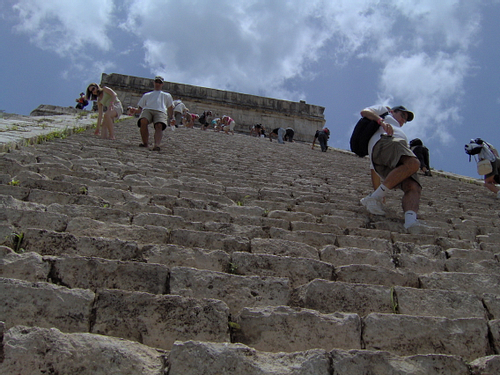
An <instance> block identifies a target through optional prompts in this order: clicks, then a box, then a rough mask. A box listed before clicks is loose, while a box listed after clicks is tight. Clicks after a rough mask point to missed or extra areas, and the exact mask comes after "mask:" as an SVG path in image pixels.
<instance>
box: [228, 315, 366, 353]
mask: <svg viewBox="0 0 500 375" xmlns="http://www.w3.org/2000/svg"><path fill="white" fill-rule="evenodd" d="M235 322H236V323H237V324H238V325H239V327H240V329H238V330H236V331H235V333H234V335H233V337H234V341H233V342H240V343H242V344H245V345H249V346H251V347H252V348H255V349H257V350H262V351H266V352H280V351H283V352H297V351H304V350H309V349H313V348H319V349H325V350H331V349H332V348H342V349H360V348H361V319H360V318H359V316H358V315H357V314H344V313H332V314H321V313H319V312H317V311H314V310H307V309H294V308H291V307H287V306H277V307H262V308H244V309H243V310H241V311H240V313H239V314H238V315H237V316H236V317H235Z"/></svg>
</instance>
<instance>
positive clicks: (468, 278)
mask: <svg viewBox="0 0 500 375" xmlns="http://www.w3.org/2000/svg"><path fill="white" fill-rule="evenodd" d="M420 282H421V287H422V288H424V289H447V290H450V291H463V292H468V293H472V294H476V295H478V296H481V295H482V294H485V293H492V294H497V295H500V275H494V274H478V273H462V272H433V273H430V274H426V275H420Z"/></svg>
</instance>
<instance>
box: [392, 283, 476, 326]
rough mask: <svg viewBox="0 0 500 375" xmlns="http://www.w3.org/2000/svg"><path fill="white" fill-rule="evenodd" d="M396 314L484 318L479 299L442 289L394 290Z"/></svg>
mask: <svg viewBox="0 0 500 375" xmlns="http://www.w3.org/2000/svg"><path fill="white" fill-rule="evenodd" d="M394 291H395V294H396V298H397V303H398V312H399V313H401V314H407V315H418V316H440V317H445V318H450V319H458V318H483V319H485V318H486V310H485V309H484V306H483V303H482V301H481V299H480V298H479V297H478V296H476V295H474V294H470V293H466V292H457V291H451V290H442V289H417V288H406V287H400V286H396V287H395V288H394Z"/></svg>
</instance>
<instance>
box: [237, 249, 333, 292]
mask: <svg viewBox="0 0 500 375" xmlns="http://www.w3.org/2000/svg"><path fill="white" fill-rule="evenodd" d="M230 261H231V264H230V267H231V269H232V272H233V273H234V274H237V275H242V276H248V275H255V276H272V277H286V278H288V280H289V281H290V287H292V288H294V287H297V286H299V285H302V284H306V283H308V282H309V281H312V280H314V279H325V280H334V279H335V268H334V266H333V265H332V264H329V263H325V262H321V261H318V260H313V259H308V258H296V257H286V256H285V257H284V256H276V255H268V254H250V253H246V252H234V253H232V254H231V260H230Z"/></svg>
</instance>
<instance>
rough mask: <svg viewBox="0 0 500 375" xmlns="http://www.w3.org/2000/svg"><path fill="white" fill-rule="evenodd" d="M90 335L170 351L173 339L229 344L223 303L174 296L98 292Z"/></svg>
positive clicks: (226, 316) (226, 314) (227, 313)
mask: <svg viewBox="0 0 500 375" xmlns="http://www.w3.org/2000/svg"><path fill="white" fill-rule="evenodd" d="M94 309H95V311H96V315H95V322H94V324H93V325H92V327H91V330H90V332H91V333H97V334H100V335H106V336H115V337H121V338H124V339H128V340H132V341H137V342H140V343H142V344H145V345H148V346H152V347H156V348H162V349H166V350H170V349H171V348H172V345H173V343H174V342H175V341H176V340H182V341H185V340H200V341H213V342H227V341H229V329H228V319H229V310H228V308H227V306H226V304H225V303H223V302H221V301H217V300H212V299H195V298H186V297H181V296H175V295H153V294H149V293H141V292H128V291H123V290H107V289H103V290H99V291H98V293H97V295H96V303H95V305H94Z"/></svg>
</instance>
